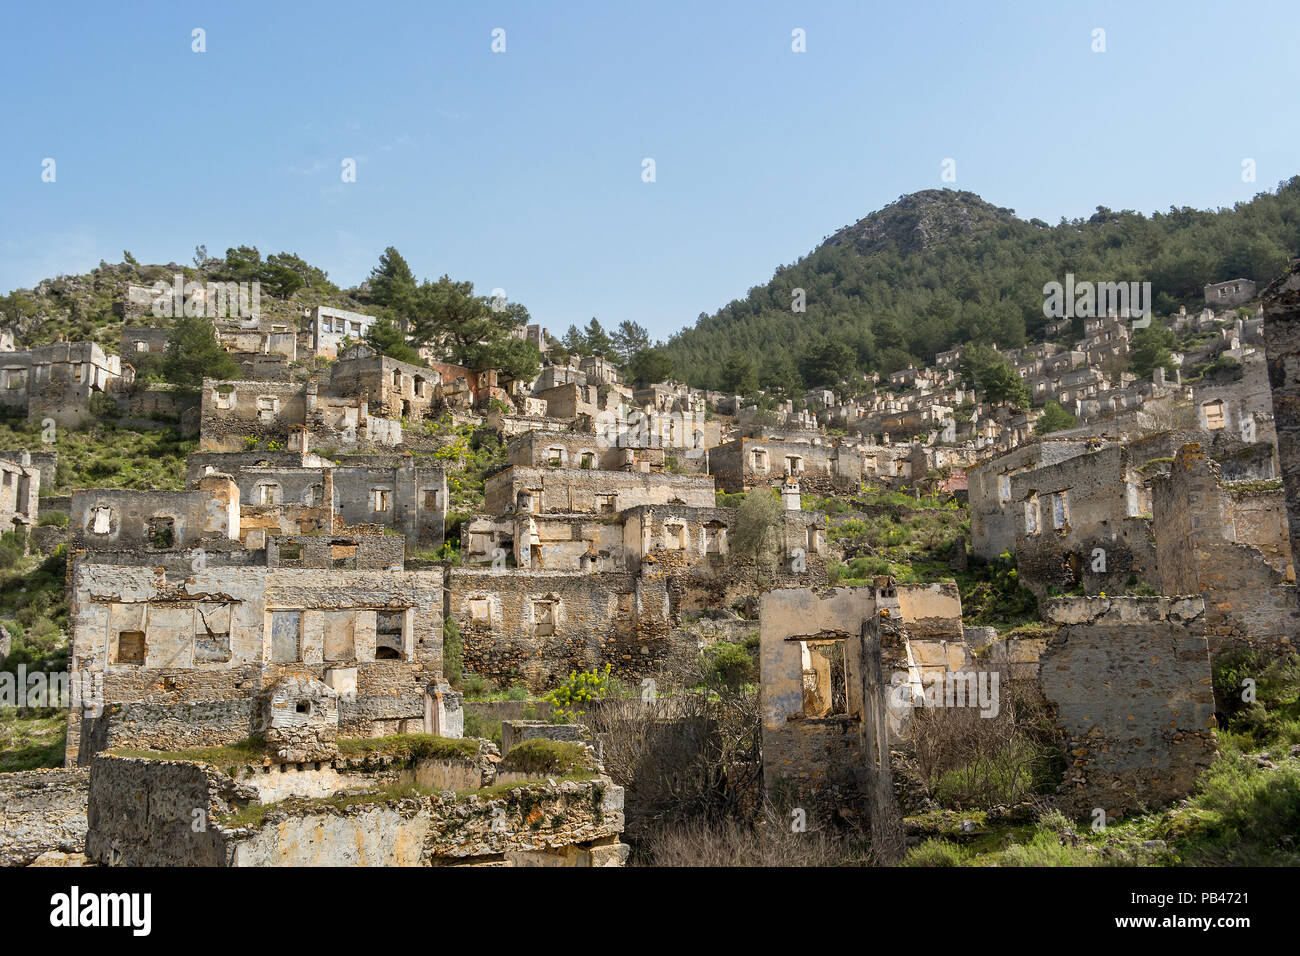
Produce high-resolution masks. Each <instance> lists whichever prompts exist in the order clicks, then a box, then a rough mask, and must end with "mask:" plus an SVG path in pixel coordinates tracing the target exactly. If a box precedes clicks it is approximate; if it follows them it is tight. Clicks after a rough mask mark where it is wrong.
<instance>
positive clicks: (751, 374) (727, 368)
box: [718, 352, 758, 395]
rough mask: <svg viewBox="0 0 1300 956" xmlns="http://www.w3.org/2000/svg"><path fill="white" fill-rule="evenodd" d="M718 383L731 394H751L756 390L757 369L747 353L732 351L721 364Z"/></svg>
mask: <svg viewBox="0 0 1300 956" xmlns="http://www.w3.org/2000/svg"><path fill="white" fill-rule="evenodd" d="M718 384H719V386H720V387H721V388H722V390H723V391H724V392H728V393H730V394H732V395H753V394H754V393H755V392H757V391H758V370H757V369H756V368H754V363H753V362H752V361H751V360H750V359H749V357H748V356H747V355H744V354H742V353H740V352H732V353H731V357H730V358H728V359H727V361H726V362H725V363H724V364H723V366H722V373H721V375H720V377H719V379H718Z"/></svg>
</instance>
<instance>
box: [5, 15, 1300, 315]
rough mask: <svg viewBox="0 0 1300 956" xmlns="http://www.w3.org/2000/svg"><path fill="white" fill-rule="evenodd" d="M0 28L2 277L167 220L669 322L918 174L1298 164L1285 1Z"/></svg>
mask: <svg viewBox="0 0 1300 956" xmlns="http://www.w3.org/2000/svg"><path fill="white" fill-rule="evenodd" d="M196 28H201V29H202V30H204V31H205V42H206V52H203V53H195V52H193V50H192V45H193V42H194V41H193V39H192V31H193V30H194V29H196ZM496 28H501V29H503V30H504V31H505V52H502V53H494V52H493V51H492V43H493V38H492V31H493V30H494V29H496ZM1098 28H1100V29H1102V30H1104V31H1105V37H1104V39H1105V52H1101V53H1099V52H1093V46H1094V44H1095V42H1096V41H1095V40H1094V34H1093V31H1094V30H1096V29H1098ZM795 29H801V30H803V31H804V32H805V36H806V52H803V53H795V52H793V51H792V49H791V46H792V42H793V41H792V35H791V34H792V31H793V30H795ZM4 32H5V43H4V56H3V57H0V122H3V128H2V129H3V131H2V132H0V141H2V142H3V148H0V292H8V291H9V290H11V289H13V288H17V287H24V286H30V285H32V284H34V283H35V282H36V281H37V280H39V279H41V278H44V277H47V276H53V275H56V274H59V273H74V272H83V271H86V270H88V269H90V268H92V267H93V266H95V265H96V264H97V263H98V262H99V260H100V259H106V260H108V261H110V262H116V261H120V259H121V257H122V250H123V249H129V250H130V251H131V252H132V253H133V254H134V255H135V256H136V258H137V259H139V260H140V261H141V262H168V261H177V262H188V261H189V260H190V259H191V257H192V255H193V250H194V246H195V245H196V244H198V243H204V244H206V246H207V247H208V250H209V252H210V253H212V254H220V253H221V252H223V251H224V250H225V249H226V247H227V246H231V245H239V244H248V245H256V246H258V247H259V248H260V249H261V250H262V252H263V253H264V254H265V253H270V252H278V251H281V250H288V251H292V252H297V253H298V254H299V255H301V256H303V257H304V258H305V259H307V260H308V261H310V262H312V263H313V264H316V265H318V266H321V267H322V268H324V269H326V270H327V271H328V272H329V273H330V276H331V278H333V279H334V280H335V281H336V282H337V283H338V284H339V285H342V286H347V285H352V284H355V283H356V282H359V281H360V280H361V279H363V278H364V277H365V276H366V274H367V273H368V272H369V270H370V268H371V266H373V265H374V264H375V262H376V260H377V259H378V257H379V254H380V253H381V252H382V251H383V249H384V247H385V246H388V245H395V246H396V247H397V248H398V249H399V250H401V252H402V253H403V255H404V256H405V257H406V258H407V260H408V261H409V262H410V264H411V266H412V268H413V269H414V271H415V273H416V275H417V277H420V278H425V277H429V278H436V277H437V276H439V275H441V274H442V273H444V272H446V273H450V274H451V275H452V276H453V277H455V278H458V279H470V280H472V281H473V282H474V283H475V285H476V286H477V287H479V288H480V290H481V291H483V292H488V291H490V290H491V289H493V288H498V287H499V288H503V289H505V290H506V293H507V294H508V295H509V297H510V298H511V299H514V300H518V301H520V302H523V303H524V304H525V305H527V306H528V307H529V309H530V310H531V312H532V314H533V318H534V320H535V321H540V322H542V323H543V324H544V325H546V326H547V327H548V328H549V329H550V330H551V331H552V332H554V333H557V334H558V333H562V332H563V331H564V329H565V328H567V327H568V325H569V324H570V323H583V322H585V321H586V320H587V319H589V318H590V317H591V316H593V315H595V316H598V317H599V318H600V320H601V321H602V323H604V324H605V325H606V326H607V327H610V326H615V325H617V324H618V322H619V321H621V320H623V319H633V320H635V321H637V322H640V323H641V324H642V325H644V326H646V327H647V328H648V329H649V330H650V332H651V334H652V336H655V337H667V336H668V335H669V334H671V333H672V332H673V331H675V330H677V329H678V328H680V327H681V326H682V325H685V324H691V323H693V322H694V319H695V317H696V315H698V314H699V313H700V312H702V311H705V312H712V311H714V310H716V309H717V308H718V307H720V306H721V305H724V304H725V303H726V302H727V301H729V300H730V299H732V298H735V297H737V296H743V295H744V294H745V293H746V291H747V290H748V288H749V287H750V286H752V285H756V284H760V283H762V282H765V281H766V280H767V279H769V278H770V277H771V275H772V272H773V270H774V269H775V268H776V267H777V266H778V265H781V264H786V263H790V262H793V261H794V260H795V259H797V258H798V257H799V256H801V255H803V254H804V253H806V252H808V251H810V250H811V249H812V248H813V247H814V246H816V245H817V244H818V243H819V242H820V241H821V240H822V239H823V238H824V237H825V236H827V235H829V234H830V233H832V232H833V231H835V230H836V229H838V228H839V227H841V226H843V225H846V224H848V223H850V222H853V221H855V220H857V219H859V218H861V217H862V216H864V215H866V214H867V213H868V212H870V211H872V210H874V209H877V208H879V207H881V206H883V205H885V204H886V203H889V202H891V201H893V200H894V199H896V198H898V197H899V196H900V195H902V194H904V193H908V192H912V191H914V190H917V189H925V188H931V187H940V186H944V185H951V186H954V187H956V188H959V189H968V190H972V191H974V192H977V193H979V194H980V195H981V196H983V197H984V198H985V199H987V200H988V201H990V202H992V203H995V204H996V205H1000V206H1009V207H1011V208H1013V209H1015V210H1016V212H1017V213H1018V214H1019V215H1021V216H1023V217H1025V218H1029V217H1034V216H1036V217H1039V218H1042V219H1045V220H1047V221H1049V222H1053V223H1055V222H1056V221H1058V220H1059V219H1060V218H1061V217H1062V216H1065V217H1075V216H1087V215H1089V214H1091V212H1092V211H1093V210H1094V208H1095V207H1096V206H1098V205H1105V206H1109V207H1111V208H1113V209H1122V208H1132V209H1137V210H1140V211H1142V212H1148V213H1149V212H1152V211H1155V210H1164V209H1168V208H1169V207H1170V206H1171V205H1179V206H1195V207H1201V208H1207V207H1216V206H1226V205H1231V204H1232V203H1234V202H1237V201H1241V200H1245V199H1249V198H1250V197H1251V196H1252V195H1254V194H1255V193H1256V192H1259V191H1261V190H1266V189H1273V188H1275V186H1276V184H1277V183H1278V181H1280V180H1283V179H1287V178H1289V177H1290V176H1292V175H1294V174H1296V173H1298V172H1300V123H1297V115H1296V108H1295V103H1294V98H1295V92H1296V89H1297V63H1300V56H1298V55H1297V53H1296V47H1295V44H1296V38H1297V37H1298V36H1300V3H1297V2H1296V0H1279V2H1270V0H1252V2H1250V3H1231V2H1224V3H1214V4H1210V3H1198V2H1195V0H1182V2H1170V3H1165V2H1145V0H1144V2H1140V3H1138V2H1133V0H1126V2H1117V3H1089V2H1069V3H1065V2H1059V0H1035V2H1025V3H997V4H993V3H990V4H975V3H940V2H926V0H910V2H905V3H888V4H886V3H874V2H866V0H859V2H842V3H839V2H825V3H819V2H803V3H774V2H756V0H751V2H736V3H708V2H704V0H699V2H690V0H685V2H675V0H673V2H658V3H636V2H623V0H617V2H615V0H609V2H603V3H577V2H565V0H554V2H549V0H531V2H523V3H517V4H510V3H491V2H484V3H479V2H469V3H466V2H458V3H442V2H436V3H429V2H425V3H420V2H415V3H384V2H382V0H378V2H373V3H358V2H334V0H317V2H313V3H303V4H289V3H274V2H262V3H242V2H220V3H217V2H212V3H191V2H175V0H172V2H167V3H145V2H134V0H131V2H126V3H101V2H96V3H23V4H10V5H8V6H7V7H6V9H5V14H4ZM647 157H649V158H652V159H653V160H654V162H655V181H654V182H651V183H647V182H643V181H642V169H643V165H642V164H643V160H644V159H645V158H647ZM47 158H49V159H53V160H54V161H55V167H54V169H55V181H54V182H52V183H50V182H43V181H42V168H43V167H42V164H43V161H44V160H45V159H47ZM949 158H951V159H953V160H955V164H956V165H955V172H956V181H955V182H952V183H944V182H942V181H941V173H942V163H943V161H944V160H945V159H949ZM346 159H352V160H355V163H356V181H355V182H350V183H345V182H343V181H342V177H341V172H342V164H343V162H344V160H346ZM1244 159H1252V160H1254V162H1255V168H1256V171H1257V172H1256V176H1257V181H1256V182H1243V180H1242V161H1243V160H1244Z"/></svg>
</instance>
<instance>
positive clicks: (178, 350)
mask: <svg viewBox="0 0 1300 956" xmlns="http://www.w3.org/2000/svg"><path fill="white" fill-rule="evenodd" d="M162 375H163V380H164V381H167V382H170V383H172V384H173V385H175V386H177V387H178V388H183V389H187V390H197V389H199V388H200V387H201V386H202V385H203V379H204V378H216V379H232V378H239V366H238V365H236V364H235V360H234V359H232V358H231V357H230V355H229V354H228V353H227V352H226V350H225V349H223V348H222V347H221V342H220V340H219V339H218V338H217V329H216V326H214V325H213V324H212V320H211V319H209V318H207V317H206V316H201V315H197V316H186V315H180V316H177V317H176V318H175V319H173V320H172V328H171V333H170V334H169V335H168V337H167V349H166V351H165V352H164V353H163V362H162Z"/></svg>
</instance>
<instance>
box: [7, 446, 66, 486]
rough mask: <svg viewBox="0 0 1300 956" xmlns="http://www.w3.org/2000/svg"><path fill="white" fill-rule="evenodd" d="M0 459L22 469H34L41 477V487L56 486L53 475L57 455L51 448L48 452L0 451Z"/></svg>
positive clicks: (20, 449)
mask: <svg viewBox="0 0 1300 956" xmlns="http://www.w3.org/2000/svg"><path fill="white" fill-rule="evenodd" d="M0 459H3V460H4V461H11V462H13V463H14V464H16V465H22V466H23V467H24V468H35V469H36V470H37V471H38V472H39V473H40V477H41V485H42V487H45V488H53V487H54V486H55V485H57V484H58V480H57V479H56V477H55V473H56V471H57V470H58V464H59V453H58V452H57V451H55V450H54V449H53V448H51V449H50V450H48V451H32V450H30V449H28V448H8V449H0Z"/></svg>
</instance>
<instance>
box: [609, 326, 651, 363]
mask: <svg viewBox="0 0 1300 956" xmlns="http://www.w3.org/2000/svg"><path fill="white" fill-rule="evenodd" d="M610 338H611V339H613V341H614V353H615V355H616V356H617V358H618V361H619V362H620V363H621V364H623V365H626V364H627V363H628V362H630V361H631V360H632V356H633V355H636V353H637V352H640V351H641V350H642V349H648V348H649V347H650V333H648V332H647V331H646V330H645V329H644V328H642V327H641V326H640V325H638V324H637V323H635V322H632V321H629V320H627V319H624V320H623V321H622V322H620V323H619V324H618V328H617V329H615V330H614V333H613V335H611V336H610Z"/></svg>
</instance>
